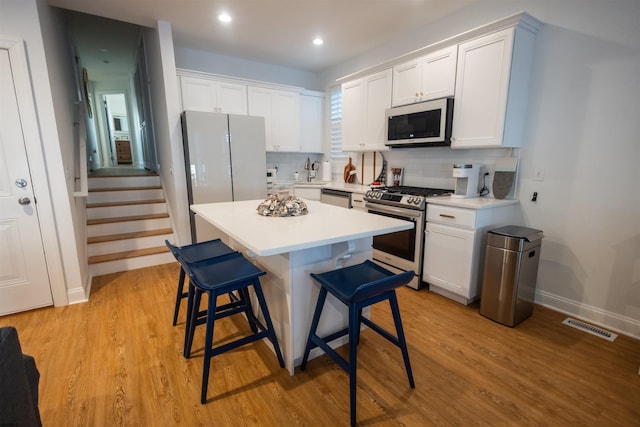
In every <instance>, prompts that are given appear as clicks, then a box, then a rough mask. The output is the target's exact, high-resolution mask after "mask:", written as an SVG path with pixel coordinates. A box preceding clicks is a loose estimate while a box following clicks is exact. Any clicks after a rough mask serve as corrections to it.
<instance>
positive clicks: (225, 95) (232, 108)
mask: <svg viewBox="0 0 640 427" xmlns="http://www.w3.org/2000/svg"><path fill="white" fill-rule="evenodd" d="M217 95H218V97H217V99H218V111H219V112H222V113H227V114H241V115H246V114H247V113H248V108H247V86H245V85H240V84H235V83H228V82H219V83H217Z"/></svg>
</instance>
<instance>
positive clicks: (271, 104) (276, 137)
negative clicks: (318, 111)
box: [248, 86, 301, 151]
mask: <svg viewBox="0 0 640 427" xmlns="http://www.w3.org/2000/svg"><path fill="white" fill-rule="evenodd" d="M248 92H249V115H250V116H259V117H264V122H265V134H266V135H265V136H266V141H267V147H266V148H267V151H300V150H301V144H300V100H299V96H300V95H299V93H298V92H293V91H292V92H289V91H283V90H276V89H269V88H263V87H254V86H249V90H248Z"/></svg>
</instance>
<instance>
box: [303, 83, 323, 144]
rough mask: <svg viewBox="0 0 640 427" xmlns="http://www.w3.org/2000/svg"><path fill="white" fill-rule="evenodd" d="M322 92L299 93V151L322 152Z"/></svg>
mask: <svg viewBox="0 0 640 427" xmlns="http://www.w3.org/2000/svg"><path fill="white" fill-rule="evenodd" d="M323 107H324V93H322V92H316V93H313V94H311V93H309V94H305V93H303V94H301V95H300V143H301V148H300V151H302V152H305V153H322V152H323V150H322V139H323V138H322V137H323V135H324V132H323V129H324V127H323V126H322V124H323V117H324V108H323Z"/></svg>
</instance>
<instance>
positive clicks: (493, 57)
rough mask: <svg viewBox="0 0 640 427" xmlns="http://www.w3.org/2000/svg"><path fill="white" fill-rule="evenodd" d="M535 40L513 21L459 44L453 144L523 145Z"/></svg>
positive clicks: (530, 32) (527, 30)
mask: <svg viewBox="0 0 640 427" xmlns="http://www.w3.org/2000/svg"><path fill="white" fill-rule="evenodd" d="M534 42H535V32H533V31H530V30H529V29H526V28H521V27H512V28H508V29H505V30H502V31H498V32H495V33H492V34H488V35H486V36H483V37H479V38H477V39H474V40H471V41H468V42H465V43H461V44H460V45H459V47H458V70H457V76H456V87H455V99H454V106H453V109H454V110H453V111H454V113H453V129H452V136H451V147H452V148H481V147H520V146H521V145H522V139H523V132H524V122H525V119H526V107H527V102H528V91H529V80H530V74H531V67H532V62H533V51H534Z"/></svg>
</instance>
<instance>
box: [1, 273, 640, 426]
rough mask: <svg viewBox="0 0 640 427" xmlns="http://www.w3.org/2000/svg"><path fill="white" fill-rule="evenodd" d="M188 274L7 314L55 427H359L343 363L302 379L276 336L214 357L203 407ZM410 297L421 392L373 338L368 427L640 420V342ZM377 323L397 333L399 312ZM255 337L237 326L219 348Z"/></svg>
mask: <svg viewBox="0 0 640 427" xmlns="http://www.w3.org/2000/svg"><path fill="white" fill-rule="evenodd" d="M177 276H178V265H177V264H166V265H161V266H156V267H149V268H145V269H140V270H133V271H128V272H124V273H114V274H110V275H106V276H101V277H99V278H97V279H95V280H94V285H93V290H92V293H91V298H90V301H89V302H87V303H84V304H77V305H71V306H67V307H60V308H45V309H39V310H34V311H30V312H25V313H20V314H16V315H11V316H5V317H0V326H5V325H13V326H15V327H16V328H17V329H18V333H19V337H20V341H21V344H22V348H23V351H24V352H25V353H28V354H31V355H33V356H34V357H35V359H36V363H37V366H38V369H39V370H40V373H41V379H40V411H41V415H42V420H43V424H44V425H45V426H88V425H90V426H174V425H185V426H194V425H216V426H244V425H254V426H292V425H301V426H303V425H304V426H340V425H345V426H346V425H348V423H349V397H348V396H349V395H348V378H347V376H346V374H345V373H344V372H343V371H342V370H341V369H340V368H339V367H338V366H337V365H335V364H334V363H333V362H331V361H330V360H329V359H328V358H327V357H326V356H322V357H320V358H317V359H314V360H312V361H310V362H309V365H308V367H307V370H306V371H304V372H301V371H299V369H298V370H296V375H295V376H293V377H291V376H289V374H288V373H287V372H286V371H285V370H284V369H280V368H279V366H278V363H277V361H276V358H275V356H274V355H273V353H272V352H271V351H270V350H269V349H268V347H267V346H266V344H265V343H263V342H259V343H254V344H250V345H248V346H245V347H243V348H240V349H237V350H236V351H233V352H231V353H226V354H224V355H221V356H218V357H215V358H213V360H212V369H211V376H210V383H209V400H208V403H207V404H205V405H201V404H200V403H199V396H200V384H201V373H202V347H201V346H199V344H198V343H202V342H203V341H204V329H203V327H200V328H199V330H198V331H197V334H196V338H195V340H194V350H195V353H194V355H193V356H192V358H191V359H188V360H187V359H184V358H183V357H182V353H181V352H182V340H183V334H184V309H182V310H181V317H180V319H181V321H180V323H179V325H178V326H176V327H172V326H171V319H172V315H173V299H174V295H175V290H176V282H177ZM398 297H399V300H400V310H401V312H402V316H403V320H404V326H405V331H406V334H407V340H408V343H409V353H410V356H411V362H412V365H413V371H414V376H415V381H416V388H415V389H413V390H412V389H410V388H409V386H408V381H407V377H406V374H405V372H404V370H403V365H402V357H401V354H400V351H399V350H398V349H397V348H396V347H393V346H392V345H391V344H390V343H388V342H387V341H385V340H384V339H383V338H381V337H380V336H378V335H377V334H375V333H374V332H372V331H370V330H365V331H363V333H362V338H361V343H360V347H359V350H358V351H359V356H358V359H359V364H358V423H359V425H362V426H396V425H405V426H425V425H445V426H449V425H493V426H505V425H509V426H511V425H548V426H567V425H587V426H616V425H618V426H632V425H640V375H638V368H639V366H640V341H638V340H633V339H631V338H629V337H625V336H619V337H618V338H617V339H616V340H615V342H613V343H610V342H608V341H606V340H603V339H601V338H598V337H595V336H592V335H589V334H586V333H584V332H581V331H578V330H575V329H573V328H570V327H567V326H564V325H562V323H561V322H562V320H563V319H564V318H565V317H566V316H565V315H563V314H561V313H557V312H554V311H551V310H549V309H545V308H543V307H539V306H536V308H535V311H534V314H533V316H532V317H531V318H529V319H528V320H526V321H524V322H523V323H521V324H520V325H518V326H517V327H516V328H508V327H505V326H502V325H499V324H497V323H494V322H492V321H490V320H488V319H486V318H484V317H482V316H480V315H479V314H478V307H477V306H475V307H474V306H471V307H464V306H462V305H459V304H456V303H453V302H451V301H449V300H447V299H445V298H443V297H440V296H438V295H435V294H431V293H429V292H426V291H419V292H416V291H414V290H411V289H409V288H402V289H400V290H399V292H398ZM372 315H373V317H374V319H376V320H377V321H379V322H380V323H381V324H383V325H384V326H386V327H388V328H391V325H392V319H391V315H390V313H389V308H388V305H384V304H381V305H377V306H374V308H373V312H372ZM247 330H248V326H247V325H246V322H244V321H243V320H242V319H234V318H226V319H223V320H221V321H219V322H218V323H217V324H216V331H215V334H216V340H220V339H224V337H226V336H229V335H233V336H237V335H238V334H239V333H242V332H244V331H247ZM0 421H1V420H0ZM0 423H1V422H0Z"/></svg>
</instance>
